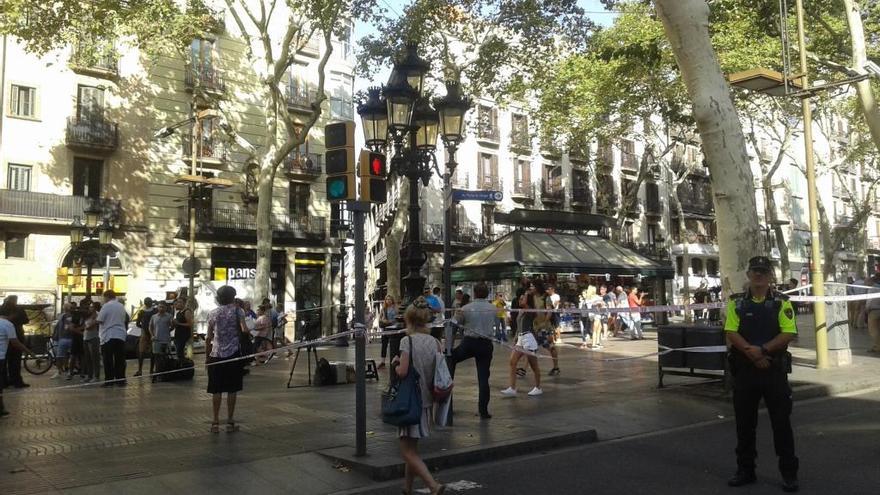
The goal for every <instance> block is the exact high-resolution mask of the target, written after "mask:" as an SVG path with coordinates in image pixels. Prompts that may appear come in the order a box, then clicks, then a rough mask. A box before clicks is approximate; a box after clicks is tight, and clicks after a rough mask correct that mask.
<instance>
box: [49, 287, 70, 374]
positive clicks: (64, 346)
mask: <svg viewBox="0 0 880 495" xmlns="http://www.w3.org/2000/svg"><path fill="white" fill-rule="evenodd" d="M72 326H73V303H69V302H68V303H64V304H63V305H62V306H61V314H60V315H58V320H57V321H56V322H55V328H54V329H53V330H52V340H54V341H55V367H56V368H57V371H56V372H55V374H54V375H52V378H53V379H54V378H61V377H63V376H67V379H68V380H70V379H71V378H72V376H71V374H70V347H71V346H72V345H73V337H72V332H71V327H72Z"/></svg>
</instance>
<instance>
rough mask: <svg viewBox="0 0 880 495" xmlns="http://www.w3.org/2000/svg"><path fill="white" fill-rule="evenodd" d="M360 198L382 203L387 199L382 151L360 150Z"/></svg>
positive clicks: (385, 173) (385, 171)
mask: <svg viewBox="0 0 880 495" xmlns="http://www.w3.org/2000/svg"><path fill="white" fill-rule="evenodd" d="M359 162H360V170H359V172H360V174H359V175H360V176H361V200H363V201H369V202H371V203H384V202H385V201H387V200H388V187H387V182H386V181H385V179H386V177H387V175H388V168H387V162H386V160H385V155H384V154H383V153H376V152H373V151H367V150H361V156H360V160H359Z"/></svg>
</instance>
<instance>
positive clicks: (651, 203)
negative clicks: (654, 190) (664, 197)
mask: <svg viewBox="0 0 880 495" xmlns="http://www.w3.org/2000/svg"><path fill="white" fill-rule="evenodd" d="M645 211H646V212H647V213H648V214H649V215H660V214H662V213H663V205H661V204H660V198H659V197H656V196H654V197H652V196H648V200H647V201H646V202H645Z"/></svg>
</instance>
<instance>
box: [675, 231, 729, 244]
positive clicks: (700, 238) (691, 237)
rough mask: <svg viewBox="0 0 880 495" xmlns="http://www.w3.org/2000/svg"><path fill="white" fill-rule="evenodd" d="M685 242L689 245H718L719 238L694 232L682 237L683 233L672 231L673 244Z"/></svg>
mask: <svg viewBox="0 0 880 495" xmlns="http://www.w3.org/2000/svg"><path fill="white" fill-rule="evenodd" d="M684 241H687V243H688V244H718V237H717V236H714V235H709V234H698V233H696V232H694V231H692V230H688V231H686V232H685V234H684V236H682V235H681V231H679V230H678V229H674V230H673V231H672V242H673V243H675V244H681V243H683V242H684Z"/></svg>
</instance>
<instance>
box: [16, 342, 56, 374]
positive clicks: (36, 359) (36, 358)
mask: <svg viewBox="0 0 880 495" xmlns="http://www.w3.org/2000/svg"><path fill="white" fill-rule="evenodd" d="M22 361H23V363H22V364H24V369H26V370H27V371H28V373H30V374H32V375H42V374H44V373H46V372H47V371H49V370H50V369H52V365H53V364H55V342H54V341H53V340H52V339H48V340H46V352H45V353H43V354H33V355H31V356H27V357H25V358H24V359H23V360H22Z"/></svg>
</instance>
